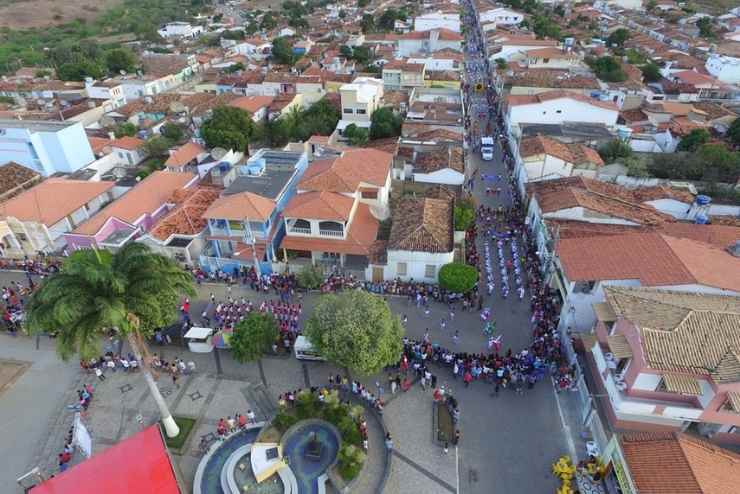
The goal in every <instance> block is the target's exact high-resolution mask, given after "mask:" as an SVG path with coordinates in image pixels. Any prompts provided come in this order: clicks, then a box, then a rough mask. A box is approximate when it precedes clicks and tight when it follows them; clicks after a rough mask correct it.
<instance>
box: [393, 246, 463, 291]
mask: <svg viewBox="0 0 740 494" xmlns="http://www.w3.org/2000/svg"><path fill="white" fill-rule="evenodd" d="M454 258H455V253H454V251H453V252H448V253H442V254H431V253H429V252H414V251H406V250H390V249H389V250H388V264H387V266H386V267H385V270H384V273H383V274H384V276H385V279H387V280H391V279H395V278H401V279H402V280H409V279H411V278H413V279H414V280H416V281H424V282H426V283H436V282H437V275H438V274H439V269H440V268H441V267H442V266H444V265H445V264H449V263H451V262H452V261H453V260H454ZM398 263H406V275H404V276H401V275H399V274H398ZM428 264H431V265H434V266H436V269H435V274H434V276H433V277H427V276H425V271H426V266H427V265H428Z"/></svg>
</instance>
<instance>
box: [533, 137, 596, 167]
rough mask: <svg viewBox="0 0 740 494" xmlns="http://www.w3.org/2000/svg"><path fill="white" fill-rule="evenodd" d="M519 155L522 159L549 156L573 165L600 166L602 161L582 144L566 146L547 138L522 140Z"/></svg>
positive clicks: (591, 149)
mask: <svg viewBox="0 0 740 494" xmlns="http://www.w3.org/2000/svg"><path fill="white" fill-rule="evenodd" d="M519 154H521V156H522V157H523V158H529V157H531V156H538V155H543V154H549V155H550V156H554V157H556V158H560V159H561V160H563V161H566V162H568V163H572V164H574V165H584V164H593V165H596V166H602V165H603V164H604V160H602V159H601V156H599V153H598V152H597V151H596V150H595V149H593V148H590V147H588V146H585V145H583V144H578V143H574V144H566V143H563V142H560V141H558V140H557V139H553V138H551V137H547V136H541V135H537V136H533V137H526V138H524V139H522V141H521V144H520V145H519Z"/></svg>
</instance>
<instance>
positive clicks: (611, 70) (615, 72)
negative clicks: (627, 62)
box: [586, 55, 627, 82]
mask: <svg viewBox="0 0 740 494" xmlns="http://www.w3.org/2000/svg"><path fill="white" fill-rule="evenodd" d="M586 63H587V64H588V65H589V67H591V70H593V71H594V73H595V74H596V77H598V78H599V79H601V80H602V81H606V82H621V81H624V80H627V74H625V73H624V71H623V70H622V66H621V65H620V64H619V62H617V60H616V59H614V57H610V56H608V55H607V56H603V57H599V58H592V57H588V58H586Z"/></svg>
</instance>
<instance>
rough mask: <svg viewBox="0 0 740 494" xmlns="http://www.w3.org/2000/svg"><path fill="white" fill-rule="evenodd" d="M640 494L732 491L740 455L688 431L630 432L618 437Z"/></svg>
mask: <svg viewBox="0 0 740 494" xmlns="http://www.w3.org/2000/svg"><path fill="white" fill-rule="evenodd" d="M621 443H622V452H623V453H624V459H625V460H626V462H627V465H628V468H629V472H630V476H631V477H632V481H633V482H634V483H635V487H636V488H637V490H638V491H639V492H640V494H735V493H736V492H737V490H738V485H740V455H737V454H736V453H734V452H732V451H729V450H727V449H723V448H720V447H718V446H715V445H714V444H711V443H708V442H706V441H704V440H702V439H699V438H697V437H694V436H690V435H688V434H671V433H631V434H626V435H624V436H623V437H622V438H621Z"/></svg>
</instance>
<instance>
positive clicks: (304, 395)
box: [295, 390, 318, 420]
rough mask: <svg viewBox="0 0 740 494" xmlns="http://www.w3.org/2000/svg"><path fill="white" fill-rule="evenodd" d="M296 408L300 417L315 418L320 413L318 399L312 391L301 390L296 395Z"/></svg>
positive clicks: (302, 418)
mask: <svg viewBox="0 0 740 494" xmlns="http://www.w3.org/2000/svg"><path fill="white" fill-rule="evenodd" d="M295 409H296V416H297V417H298V419H300V420H304V419H309V418H313V417H315V416H316V414H317V413H318V399H317V398H316V397H315V396H314V395H313V393H311V392H310V391H306V390H304V391H301V392H300V393H298V396H296V399H295Z"/></svg>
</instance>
